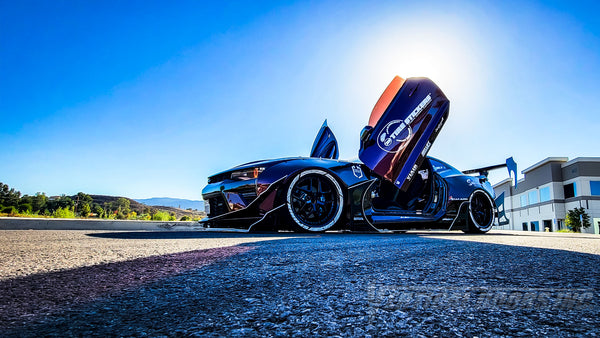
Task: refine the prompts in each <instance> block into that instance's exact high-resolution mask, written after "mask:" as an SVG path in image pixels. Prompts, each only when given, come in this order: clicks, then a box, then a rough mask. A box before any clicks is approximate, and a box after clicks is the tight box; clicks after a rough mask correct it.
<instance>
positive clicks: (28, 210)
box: [19, 203, 33, 214]
mask: <svg viewBox="0 0 600 338" xmlns="http://www.w3.org/2000/svg"><path fill="white" fill-rule="evenodd" d="M32 210H33V206H31V204H29V203H23V204H21V205H19V211H20V212H22V213H25V214H30V213H31V211H32Z"/></svg>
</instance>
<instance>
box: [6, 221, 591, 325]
mask: <svg viewBox="0 0 600 338" xmlns="http://www.w3.org/2000/svg"><path fill="white" fill-rule="evenodd" d="M0 236H1V235H0ZM95 236H96V237H90V240H91V239H97V238H103V239H112V240H122V241H128V240H145V241H147V242H148V243H149V244H150V245H152V244H153V245H161V243H162V242H163V241H168V240H170V239H172V238H165V239H163V238H161V236H168V235H167V234H157V233H125V234H119V233H115V234H95ZM172 236H173V235H172ZM179 236H180V237H187V238H190V237H191V238H195V239H197V240H200V241H203V240H206V241H209V240H215V239H217V238H220V239H222V240H224V241H225V240H229V239H233V240H245V239H250V240H248V241H247V242H246V243H247V244H240V245H237V246H235V247H233V248H231V247H221V248H209V249H206V250H195V251H193V252H188V253H180V254H178V253H171V254H169V255H161V256H158V257H149V258H138V259H134V260H125V261H118V262H113V263H108V264H99V265H95V266H87V265H84V266H82V267H76V268H73V269H71V270H61V271H59V272H52V273H41V274H34V275H27V276H21V277H18V278H8V279H6V280H4V281H3V283H9V282H11V281H15V280H18V281H19V283H14V285H13V286H11V287H6V285H5V286H4V287H5V288H4V289H3V290H2V293H3V294H4V293H10V292H11V290H12V291H14V292H15V293H16V294H19V293H22V292H30V293H31V294H33V295H36V294H37V295H41V294H46V296H45V299H52V298H53V297H56V298H60V297H64V294H63V293H65V292H67V293H68V292H69V288H67V289H65V288H60V287H58V288H53V287H52V285H54V284H59V283H60V278H59V280H53V282H51V283H49V284H48V283H46V282H44V279H50V280H52V278H53V276H54V277H55V274H57V273H58V274H65V275H64V276H61V277H64V278H71V277H72V276H73V275H82V276H83V275H86V274H89V275H92V276H94V275H100V276H104V277H103V278H106V276H107V275H110V274H113V273H114V274H119V271H133V275H135V276H139V278H141V279H142V280H141V281H137V282H130V281H131V280H130V279H125V280H124V281H125V282H124V283H121V284H119V285H120V286H121V287H122V288H114V287H110V286H108V285H111V283H109V284H108V285H107V284H104V287H105V288H107V289H108V291H107V292H103V291H102V289H101V290H100V291H98V290H96V288H95V286H94V285H93V284H92V285H91V286H90V289H94V290H95V291H93V294H92V296H91V297H88V298H85V297H83V298H77V297H75V298H73V297H71V298H68V297H67V301H65V302H64V304H63V303H62V302H60V301H58V302H55V307H54V308H52V309H51V311H47V312H45V311H46V310H44V309H41V310H39V311H37V310H36V308H35V306H34V305H35V304H36V303H35V302H32V301H28V302H27V301H25V302H23V303H25V304H26V305H28V306H33V308H32V309H29V310H27V311H23V312H21V314H20V315H19V316H17V317H16V318H15V317H14V316H13V317H12V318H11V319H10V320H8V317H7V316H6V314H10V313H13V314H14V313H16V312H15V311H14V310H12V312H11V311H10V310H6V306H5V307H4V310H0V315H4V316H5V317H2V318H4V321H1V320H0V329H2V331H3V333H4V335H7V336H39V335H50V336H52V335H54V336H65V335H67V336H88V335H97V336H106V335H112V336H114V335H118V336H281V337H284V336H327V335H328V336H368V335H372V336H399V335H400V336H419V335H421V336H428V337H429V336H444V337H447V336H532V335H544V336H564V337H571V336H582V337H586V336H590V337H593V336H596V335H598V334H600V329H599V328H600V317H599V316H598V313H600V311H599V310H600V304H599V302H600V301H599V299H600V298H599V296H600V284H599V282H600V268H598V267H599V266H600V255H598V252H597V250H598V249H597V248H598V247H599V244H600V237H598V236H576V235H575V236H574V235H569V234H565V235H554V234H552V235H545V234H543V233H540V234H535V235H533V236H532V235H530V234H527V235H525V234H524V235H516V233H499V232H497V233H490V234H487V235H483V236H469V235H463V234H458V233H433V232H432V233H411V234H386V235H378V234H375V235H374V234H369V235H358V234H325V235H320V236H319V235H287V234H286V237H288V238H278V236H273V237H271V238H270V239H272V240H271V241H255V242H253V241H252V239H257V238H258V237H256V235H254V236H248V235H239V234H235V235H232V234H205V233H190V234H185V235H183V234H182V235H179ZM267 237H268V236H267ZM279 237H282V236H279ZM183 239H185V238H183ZM183 239H182V240H183ZM497 243H500V244H497ZM82 259H83V260H87V259H88V257H82ZM149 259H150V260H149ZM196 260H199V261H203V262H204V263H201V264H198V263H197V262H196V263H195V261H196ZM205 263H206V264H205ZM111 264H116V266H115V265H111ZM107 266H109V267H110V269H105V267H107ZM169 266H171V267H169ZM173 266H175V267H173ZM121 268H122V269H121ZM155 269H156V270H159V272H156V271H155ZM163 269H164V273H161V272H160V270H163ZM147 274H149V275H151V276H154V277H152V278H146V279H144V278H145V277H144V276H147ZM80 278H82V277H80ZM64 282H65V283H66V282H67V281H66V280H65V281H64ZM17 284H18V285H17ZM36 285H43V286H44V290H43V291H39V289H36ZM20 287H21V288H25V289H26V291H22V290H21V291H19V292H17V289H18V288H20ZM27 290H29V291H27ZM57 290H60V291H57ZM73 292H74V293H77V292H81V288H75V290H74V291H73ZM13 299H14V298H13ZM60 299H65V298H60ZM6 301H7V300H6V298H3V299H2V301H1V302H2V303H0V305H6ZM13 306H15V307H18V306H19V304H13Z"/></svg>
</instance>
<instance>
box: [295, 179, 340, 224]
mask: <svg viewBox="0 0 600 338" xmlns="http://www.w3.org/2000/svg"><path fill="white" fill-rule="evenodd" d="M335 188H336V186H335V184H334V183H333V182H332V181H331V179H330V178H329V177H327V176H325V175H318V174H310V175H304V176H301V177H299V178H298V179H297V181H295V183H294V184H293V185H292V186H291V187H290V189H291V190H290V193H289V199H290V211H292V214H293V216H294V217H295V218H296V219H297V221H299V222H300V223H301V224H304V225H306V229H307V230H308V229H311V228H313V227H314V228H321V227H323V225H327V224H328V223H330V222H331V221H332V219H334V218H337V217H338V215H339V208H340V207H341V205H340V202H339V199H338V198H339V197H340V196H339V195H338V193H336V189H335ZM338 190H339V189H338ZM336 214H337V215H336Z"/></svg>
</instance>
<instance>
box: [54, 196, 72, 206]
mask: <svg viewBox="0 0 600 338" xmlns="http://www.w3.org/2000/svg"><path fill="white" fill-rule="evenodd" d="M56 203H57V205H58V208H61V209H65V208H71V207H73V206H75V201H73V199H72V198H71V197H69V196H66V195H60V197H58V198H57V199H56Z"/></svg>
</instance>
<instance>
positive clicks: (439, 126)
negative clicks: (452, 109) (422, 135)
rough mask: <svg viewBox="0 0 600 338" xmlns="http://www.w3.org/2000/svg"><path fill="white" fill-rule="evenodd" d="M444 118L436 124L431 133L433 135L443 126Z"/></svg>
mask: <svg viewBox="0 0 600 338" xmlns="http://www.w3.org/2000/svg"><path fill="white" fill-rule="evenodd" d="M444 122H445V121H444V118H443V117H442V119H441V120H440V123H438V125H437V127H435V130H434V131H433V133H434V134H437V133H438V132H439V131H440V129H441V128H442V126H443V125H444Z"/></svg>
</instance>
